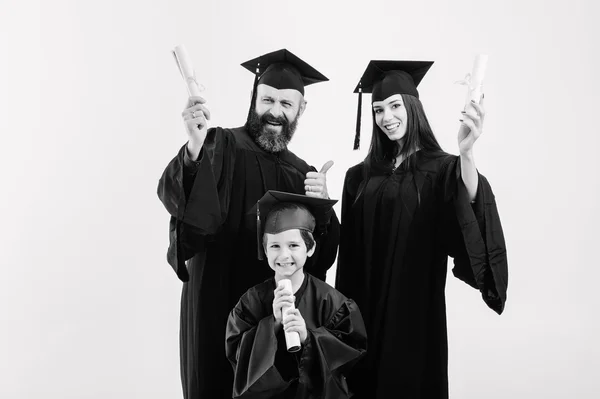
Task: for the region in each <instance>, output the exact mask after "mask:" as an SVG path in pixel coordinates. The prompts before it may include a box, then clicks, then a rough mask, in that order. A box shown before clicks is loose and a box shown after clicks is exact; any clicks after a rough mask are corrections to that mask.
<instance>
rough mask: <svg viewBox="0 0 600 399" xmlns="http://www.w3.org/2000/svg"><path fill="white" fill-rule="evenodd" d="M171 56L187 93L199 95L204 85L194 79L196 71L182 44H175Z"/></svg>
mask: <svg viewBox="0 0 600 399" xmlns="http://www.w3.org/2000/svg"><path fill="white" fill-rule="evenodd" d="M172 53H173V57H175V62H176V63H177V66H178V67H179V72H181V76H182V77H183V80H184V81H185V83H186V86H187V89H188V93H189V95H190V97H191V96H200V92H202V91H203V90H204V86H202V85H201V84H200V83H198V80H196V72H195V71H194V66H193V64H192V61H191V59H190V57H189V55H188V52H187V51H186V49H185V46H184V45H183V44H180V45H179V46H176V47H175V48H174V49H173V50H172Z"/></svg>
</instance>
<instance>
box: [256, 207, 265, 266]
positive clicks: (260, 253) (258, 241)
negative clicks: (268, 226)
mask: <svg viewBox="0 0 600 399" xmlns="http://www.w3.org/2000/svg"><path fill="white" fill-rule="evenodd" d="M261 227H262V226H261V223H260V200H259V201H256V245H257V249H258V260H264V259H265V258H264V256H263V250H262V240H261V237H260V232H261V230H262V228H261Z"/></svg>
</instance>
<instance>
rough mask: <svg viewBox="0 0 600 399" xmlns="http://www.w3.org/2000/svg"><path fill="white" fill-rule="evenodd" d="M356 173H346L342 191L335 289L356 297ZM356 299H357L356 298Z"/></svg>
mask: <svg viewBox="0 0 600 399" xmlns="http://www.w3.org/2000/svg"><path fill="white" fill-rule="evenodd" d="M355 174H356V173H355V171H353V170H352V169H350V170H348V171H347V172H346V177H345V179H344V186H343V189H342V213H341V219H342V220H341V230H340V250H339V254H338V266H337V271H336V276H335V288H336V289H337V290H338V291H340V292H341V293H342V294H344V295H350V293H352V295H356V293H357V290H356V289H355V287H353V286H352V284H353V283H354V282H358V279H357V278H356V276H359V275H360V274H357V272H358V270H355V269H356V266H357V262H356V257H355V256H354V254H353V251H354V250H356V248H355V245H354V242H355V241H354V234H356V232H357V231H358V229H359V226H358V225H357V224H356V221H355V220H354V217H353V215H352V212H351V210H352V205H353V204H354V201H355V199H356V192H357V187H356V185H357V184H356V182H355V180H356V179H355V178H354V175H355ZM355 299H356V298H355Z"/></svg>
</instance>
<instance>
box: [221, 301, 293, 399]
mask: <svg viewBox="0 0 600 399" xmlns="http://www.w3.org/2000/svg"><path fill="white" fill-rule="evenodd" d="M259 303H260V302H259V298H258V297H257V296H256V295H252V293H251V291H249V292H248V293H246V295H244V296H243V297H242V298H241V299H240V301H239V302H238V304H237V305H236V306H235V308H234V309H233V310H232V311H231V313H230V314H229V318H228V320H227V330H226V338H225V353H226V355H227V359H228V360H229V362H230V363H231V365H232V367H233V374H234V382H233V395H232V397H233V398H269V397H272V396H273V395H276V394H277V393H280V392H283V391H285V390H286V389H287V388H288V386H289V385H290V383H289V382H287V381H285V380H284V379H283V377H282V375H281V373H280V372H279V370H278V369H277V367H276V355H277V349H278V341H277V336H276V334H275V328H274V324H275V319H274V317H273V315H272V314H271V315H268V316H266V317H263V318H261V319H260V320H258V321H257V320H256V318H255V315H259V314H260V313H261V312H260V304H259ZM290 356H293V355H291V354H290Z"/></svg>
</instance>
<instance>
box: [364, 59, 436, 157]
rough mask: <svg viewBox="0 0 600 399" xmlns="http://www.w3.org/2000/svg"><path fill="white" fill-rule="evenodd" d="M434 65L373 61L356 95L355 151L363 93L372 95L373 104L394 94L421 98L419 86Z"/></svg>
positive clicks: (417, 62) (429, 62) (412, 62)
mask: <svg viewBox="0 0 600 399" xmlns="http://www.w3.org/2000/svg"><path fill="white" fill-rule="evenodd" d="M431 65H433V61H371V62H369V65H367V69H366V70H365V72H364V73H363V76H362V77H361V78H360V81H359V82H358V85H357V86H356V89H354V93H358V111H357V118H356V136H355V137H354V149H355V150H356V149H358V148H359V144H360V119H361V118H360V116H361V106H362V93H372V96H371V103H373V102H375V101H382V100H385V99H386V98H388V97H390V96H392V95H394V94H408V95H411V96H414V97H417V98H419V92H418V91H417V86H418V85H419V83H421V80H422V79H423V77H424V76H425V74H426V73H427V71H428V70H429V68H431Z"/></svg>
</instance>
